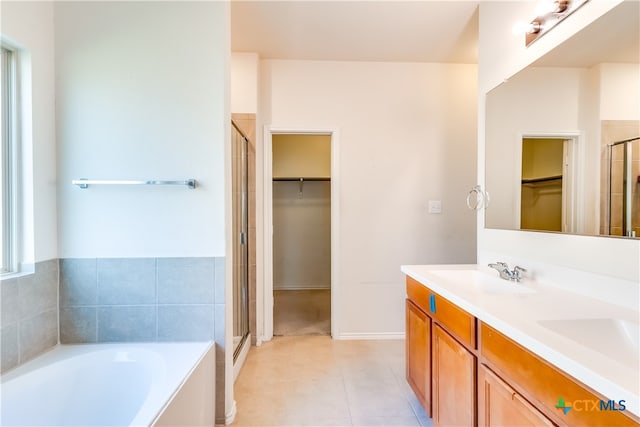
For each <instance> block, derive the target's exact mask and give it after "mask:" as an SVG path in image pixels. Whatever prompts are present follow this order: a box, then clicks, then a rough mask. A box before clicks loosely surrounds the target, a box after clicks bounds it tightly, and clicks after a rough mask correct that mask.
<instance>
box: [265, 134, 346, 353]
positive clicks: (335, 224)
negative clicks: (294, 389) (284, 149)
mask: <svg viewBox="0 0 640 427" xmlns="http://www.w3.org/2000/svg"><path fill="white" fill-rule="evenodd" d="M282 134H297V135H304V134H306V135H328V136H330V137H331V337H332V338H334V339H335V338H336V337H338V336H339V331H340V328H339V322H338V316H337V313H338V309H337V308H338V303H339V300H340V286H339V280H338V278H339V270H340V269H339V259H340V257H339V244H338V242H339V237H340V233H339V230H340V218H339V212H340V209H339V207H340V206H339V201H340V186H339V185H338V183H339V182H340V180H339V171H340V168H339V158H340V156H339V153H340V150H339V142H340V135H339V130H338V129H337V128H298V127H280V126H270V125H265V126H264V130H263V150H262V157H263V159H262V160H263V161H262V171H263V172H262V190H263V194H262V199H263V215H262V218H263V222H262V232H260V231H258V230H257V232H258V235H261V236H262V254H261V255H262V256H260V254H257V256H258V261H261V264H262V269H261V270H262V272H261V273H262V274H261V276H262V286H260V283H259V282H258V283H257V286H256V306H257V307H256V309H257V311H256V322H257V325H256V326H257V330H258V336H257V337H256V345H260V344H261V343H262V341H269V340H271V339H272V338H273V194H272V192H273V187H272V183H273V171H272V169H273V164H272V161H273V159H272V155H273V143H272V136H273V135H282ZM260 323H262V325H260Z"/></svg>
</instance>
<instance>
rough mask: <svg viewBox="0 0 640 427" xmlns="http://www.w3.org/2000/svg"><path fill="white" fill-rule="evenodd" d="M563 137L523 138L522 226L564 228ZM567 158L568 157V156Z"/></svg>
mask: <svg viewBox="0 0 640 427" xmlns="http://www.w3.org/2000/svg"><path fill="white" fill-rule="evenodd" d="M565 142H568V140H565V139H563V138H526V137H525V138H523V139H522V180H521V185H520V194H521V197H520V227H521V228H522V229H523V230H544V231H566V230H567V227H566V226H563V213H566V209H563V204H565V203H566V202H567V200H566V199H567V198H566V193H565V192H563V191H562V190H563V183H564V180H563V169H564V168H563V165H564V163H565V148H564V146H565ZM567 160H568V159H567Z"/></svg>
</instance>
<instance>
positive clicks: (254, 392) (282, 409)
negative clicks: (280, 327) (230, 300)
mask: <svg viewBox="0 0 640 427" xmlns="http://www.w3.org/2000/svg"><path fill="white" fill-rule="evenodd" d="M404 366H405V365H404V341H402V340H394V341H334V340H332V339H331V338H330V337H327V336H297V337H276V338H274V339H273V340H272V341H270V342H267V343H264V344H263V345H262V346H260V347H252V348H251V350H250V351H249V354H248V356H247V359H246V362H245V365H244V367H243V368H242V371H241V372H240V375H239V377H238V379H237V381H236V383H235V400H236V405H237V409H238V414H237V416H236V419H235V421H234V423H233V424H232V425H233V426H262V427H265V426H340V427H342V426H363V427H364V426H385V427H393V426H415V427H420V426H432V423H431V420H430V419H428V418H427V416H426V414H425V413H424V411H423V410H422V408H421V407H420V404H419V403H418V400H417V399H416V397H415V395H414V394H413V392H412V391H411V389H410V388H409V386H408V385H407V383H406V381H405V379H404V375H405V373H404V369H405V368H404Z"/></svg>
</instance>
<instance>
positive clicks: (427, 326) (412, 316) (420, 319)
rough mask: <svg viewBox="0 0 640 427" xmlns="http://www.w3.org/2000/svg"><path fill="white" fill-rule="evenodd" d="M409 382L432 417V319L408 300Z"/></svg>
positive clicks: (407, 372) (407, 370)
mask: <svg viewBox="0 0 640 427" xmlns="http://www.w3.org/2000/svg"><path fill="white" fill-rule="evenodd" d="M406 310H407V311H406V313H407V319H406V321H407V325H406V326H407V338H406V350H407V365H406V376H407V382H408V383H409V385H410V386H411V388H412V389H413V391H414V393H415V394H416V397H417V398H418V400H419V401H420V403H421V404H422V407H423V408H424V410H425V412H426V413H427V415H428V416H429V417H431V318H430V317H429V316H427V315H426V314H425V313H424V312H423V311H422V310H420V308H418V306H417V305H415V304H414V303H412V302H411V301H410V300H407V308H406Z"/></svg>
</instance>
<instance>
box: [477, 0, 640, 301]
mask: <svg viewBox="0 0 640 427" xmlns="http://www.w3.org/2000/svg"><path fill="white" fill-rule="evenodd" d="M531 3H532V2H516V1H511V2H481V4H480V40H479V64H478V67H479V68H478V75H479V77H478V90H479V92H478V95H479V98H478V153H479V156H478V157H479V162H478V179H479V181H480V182H484V172H485V167H484V158H485V155H484V154H485V136H484V131H485V128H484V120H485V108H484V103H485V95H486V93H487V92H488V91H489V90H491V89H492V88H493V87H495V86H496V85H498V84H499V83H501V82H502V81H503V80H504V79H505V78H507V77H509V76H511V75H513V74H515V73H516V72H517V71H519V70H520V69H522V68H524V67H525V66H526V65H528V64H530V63H531V62H533V61H534V60H535V59H537V58H539V57H540V56H542V55H543V54H544V53H546V52H548V51H549V50H551V49H552V48H553V47H555V46H557V45H558V44H559V43H561V42H562V41H564V40H566V39H567V38H568V37H570V36H571V35H573V34H574V33H576V32H577V31H578V30H580V29H581V28H583V27H584V26H586V25H588V24H589V23H590V22H592V21H593V20H595V19H597V18H598V17H599V16H601V15H602V14H604V13H606V12H607V11H608V10H610V8H612V7H614V6H615V5H616V4H618V3H620V1H614V0H612V1H606V2H605V1H602V2H600V1H590V2H588V3H586V4H585V5H584V6H583V7H582V8H580V9H579V10H578V11H576V12H575V13H574V14H573V15H571V16H569V17H568V18H567V19H565V20H564V21H563V22H562V23H561V24H560V25H558V26H557V27H556V28H554V29H553V30H552V31H550V32H549V33H547V34H545V35H544V36H543V37H542V38H541V39H540V40H538V41H536V42H535V43H534V44H532V45H531V47H530V48H525V46H524V41H523V38H522V37H514V36H513V35H512V34H511V27H512V25H513V23H514V22H515V21H516V20H518V19H520V20H524V21H527V20H530V19H531V16H532V15H531V10H532V9H531ZM497 257H501V258H503V259H504V260H506V261H514V262H519V263H521V264H522V265H523V266H525V267H530V268H531V269H532V270H533V273H535V274H538V275H540V276H542V275H547V276H548V277H549V278H550V279H552V280H553V279H554V277H559V276H560V275H561V272H564V271H567V270H572V271H580V272H581V274H574V275H573V277H574V278H576V279H578V280H577V282H576V285H577V286H579V281H580V280H583V279H584V276H583V275H582V273H591V274H598V275H604V276H608V277H610V278H611V280H610V281H609V283H610V284H611V283H615V282H617V280H623V281H631V282H633V283H639V282H640V241H638V240H629V239H613V238H603V237H588V236H572V235H560V234H545V233H532V232H521V231H507V230H490V229H485V228H484V213H483V212H481V213H480V214H479V215H478V262H480V263H485V262H488V261H491V260H495V258H497ZM566 277H571V276H570V275H569V276H565V278H566ZM603 292H604V291H603Z"/></svg>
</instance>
